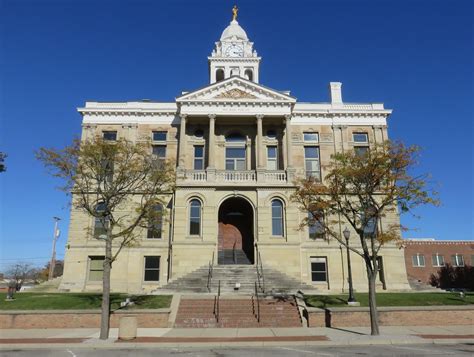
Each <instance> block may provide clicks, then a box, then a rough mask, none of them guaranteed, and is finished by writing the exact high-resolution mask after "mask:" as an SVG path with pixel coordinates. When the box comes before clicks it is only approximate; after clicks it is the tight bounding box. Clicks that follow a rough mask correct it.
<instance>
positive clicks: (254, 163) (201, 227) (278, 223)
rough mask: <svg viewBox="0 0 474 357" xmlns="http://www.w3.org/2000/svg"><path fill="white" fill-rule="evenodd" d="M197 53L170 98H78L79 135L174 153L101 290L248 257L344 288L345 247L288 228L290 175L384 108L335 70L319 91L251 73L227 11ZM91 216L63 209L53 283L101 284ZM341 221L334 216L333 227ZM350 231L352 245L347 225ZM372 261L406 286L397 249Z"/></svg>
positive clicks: (295, 224) (162, 280)
mask: <svg viewBox="0 0 474 357" xmlns="http://www.w3.org/2000/svg"><path fill="white" fill-rule="evenodd" d="M203 45H204V46H205V45H206V44H203ZM208 62H209V68H208V69H206V68H202V70H203V71H205V70H208V71H209V83H208V84H204V85H203V87H201V88H199V89H196V90H193V91H190V92H183V93H181V94H179V95H178V96H177V97H176V99H175V101H173V102H155V101H151V100H142V101H131V102H93V101H90V102H86V104H85V106H84V107H82V108H79V109H78V111H79V113H80V114H81V115H82V118H83V119H82V139H83V140H87V139H88V138H92V137H94V136H96V135H101V136H103V137H104V138H105V139H107V140H115V139H119V138H124V139H127V140H131V141H135V142H136V141H140V140H147V139H148V140H150V139H151V140H152V148H151V149H150V150H153V153H154V154H155V155H156V156H158V157H160V158H164V159H167V160H170V161H172V162H175V163H176V172H177V186H176V189H175V190H174V191H173V192H170V193H169V196H167V197H166V199H165V201H166V202H167V204H166V206H164V207H162V210H163V212H165V213H166V214H165V220H164V221H163V223H162V224H161V226H160V227H159V229H158V230H156V229H155V230H153V231H147V230H146V229H144V230H143V234H142V239H140V240H139V242H138V244H137V245H136V246H134V247H131V248H126V249H124V250H123V251H122V252H121V253H120V255H119V258H118V260H117V261H116V262H114V265H113V269H112V290H114V291H124V292H131V293H138V292H149V291H159V289H160V288H163V287H165V288H166V286H167V285H169V284H170V283H172V282H173V281H176V279H178V278H181V279H185V278H186V276H187V275H189V274H192V273H193V272H196V271H199V269H201V271H204V270H205V269H204V268H206V269H207V267H208V266H209V264H210V263H211V264H213V265H214V267H215V268H216V269H217V268H218V267H220V268H221V269H224V270H225V269H226V268H229V269H232V267H235V265H238V266H244V265H246V266H247V267H249V266H250V267H255V266H256V262H257V260H259V264H261V266H262V267H263V270H264V271H265V272H272V271H273V272H279V273H280V274H281V276H283V275H284V276H285V277H287V278H288V279H291V280H293V281H295V282H297V283H301V284H304V285H305V286H312V287H315V288H316V289H318V290H321V291H323V292H324V291H329V292H341V291H344V290H346V289H347V264H346V253H345V249H344V248H343V247H341V246H340V245H339V243H337V242H336V241H334V240H329V239H328V237H325V236H324V234H322V232H320V231H319V229H318V227H317V226H312V227H306V228H302V229H301V228H300V222H301V221H302V219H303V218H304V217H305V215H307V213H305V212H303V211H301V210H299V208H298V206H297V205H296V204H295V203H293V202H292V201H291V195H292V194H293V193H294V191H295V183H294V182H295V179H296V178H297V177H304V176H309V175H310V176H313V177H315V178H317V179H318V180H324V175H325V173H326V170H327V167H328V164H329V162H330V156H331V154H334V153H335V152H338V151H344V150H358V151H360V152H364V151H366V150H369V149H370V147H371V146H372V145H375V144H377V143H382V142H383V141H384V140H386V139H387V138H388V136H387V135H388V134H387V119H388V118H389V116H390V114H391V112H392V111H391V110H389V109H385V108H384V105H383V104H381V103H349V102H345V101H344V100H343V96H342V92H341V87H342V84H341V83H338V82H331V83H330V84H329V101H326V100H327V99H326V98H321V100H322V101H321V102H298V101H297V99H296V97H294V96H293V95H292V94H290V92H289V91H281V90H276V89H272V88H269V87H267V86H265V85H263V84H261V77H260V73H259V71H260V62H261V57H260V56H259V54H258V53H257V51H256V49H255V47H254V44H253V42H251V41H250V40H249V38H248V36H247V34H246V32H245V31H244V29H243V28H242V27H241V26H240V25H239V23H238V22H237V21H236V19H235V18H234V19H233V20H232V22H231V23H230V24H229V25H228V26H227V27H226V28H225V30H224V31H223V32H222V35H221V37H220V39H219V41H217V42H216V43H215V47H214V49H213V50H212V52H211V54H210V56H209V57H208ZM176 70H178V69H176ZM301 80H308V78H301ZM183 85H186V83H183ZM351 85H354V86H356V85H357V83H354V84H351ZM315 99H316V98H315ZM386 220H387V221H392V222H398V220H399V217H398V215H394V216H392V217H388V218H386ZM94 225H95V222H94V219H92V218H90V217H88V216H87V215H86V214H84V213H82V212H80V211H76V210H74V209H72V212H71V221H70V227H69V239H68V244H67V249H66V255H65V270H64V276H63V280H62V283H61V288H62V289H68V290H70V291H94V290H98V289H100V288H101V277H102V262H103V255H104V245H103V242H101V241H100V240H97V239H95V238H94V235H93V232H94ZM347 226H348V225H347ZM345 227H346V224H345V223H344V222H341V223H340V225H339V229H340V231H341V232H342V230H344V228H345ZM88 232H89V233H91V234H88ZM352 237H353V238H354V239H352V241H354V245H357V243H356V242H357V239H356V238H357V237H356V234H355V232H352ZM351 260H352V274H353V280H354V286H355V289H356V290H359V291H363V290H367V280H366V271H365V266H364V263H363V260H362V258H360V257H359V256H357V255H352V256H351ZM379 263H380V273H381V274H380V281H379V287H380V288H384V289H388V290H400V289H408V288H409V286H408V282H407V276H406V269H405V264H404V254H403V250H400V249H399V248H398V247H396V246H395V245H393V246H391V245H388V246H386V247H384V248H383V249H382V250H381V259H380V262H379ZM268 274H270V273H268ZM272 284H274V285H278V282H275V281H274V282H273V283H272ZM275 287H276V288H278V286H275Z"/></svg>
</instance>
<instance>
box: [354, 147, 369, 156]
mask: <svg viewBox="0 0 474 357" xmlns="http://www.w3.org/2000/svg"><path fill="white" fill-rule="evenodd" d="M354 152H355V154H356V155H357V156H359V157H362V156H365V155H367V153H368V152H369V147H368V146H354Z"/></svg>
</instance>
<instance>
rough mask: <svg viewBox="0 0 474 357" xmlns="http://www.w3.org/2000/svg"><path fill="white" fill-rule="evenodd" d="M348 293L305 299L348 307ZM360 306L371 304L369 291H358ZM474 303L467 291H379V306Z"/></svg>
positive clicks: (316, 304)
mask: <svg viewBox="0 0 474 357" xmlns="http://www.w3.org/2000/svg"><path fill="white" fill-rule="evenodd" d="M347 298H348V295H307V296H305V301H306V304H307V305H308V306H313V307H321V308H324V307H347V306H348V305H347V303H346V302H347ZM355 298H356V300H357V301H358V302H360V306H369V297H368V294H367V293H356V294H355ZM469 304H474V293H466V297H465V298H464V299H461V298H460V297H459V293H448V292H446V293H378V294H377V306H434V305H469Z"/></svg>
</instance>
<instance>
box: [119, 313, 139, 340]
mask: <svg viewBox="0 0 474 357" xmlns="http://www.w3.org/2000/svg"><path fill="white" fill-rule="evenodd" d="M118 338H119V340H124V341H129V340H134V339H135V338H137V318H136V317H135V316H123V317H121V318H120V323H119V333H118Z"/></svg>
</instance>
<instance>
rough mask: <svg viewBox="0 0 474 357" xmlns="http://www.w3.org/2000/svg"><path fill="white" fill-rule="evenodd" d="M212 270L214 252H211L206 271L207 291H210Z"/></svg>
mask: <svg viewBox="0 0 474 357" xmlns="http://www.w3.org/2000/svg"><path fill="white" fill-rule="evenodd" d="M213 272H214V252H212V260H210V261H209V270H208V272H207V291H209V292H211V284H212V274H213Z"/></svg>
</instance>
